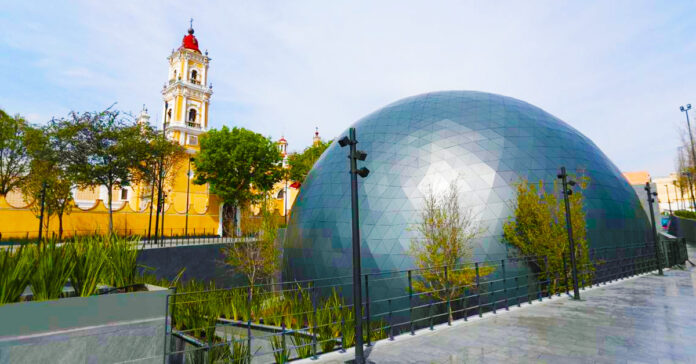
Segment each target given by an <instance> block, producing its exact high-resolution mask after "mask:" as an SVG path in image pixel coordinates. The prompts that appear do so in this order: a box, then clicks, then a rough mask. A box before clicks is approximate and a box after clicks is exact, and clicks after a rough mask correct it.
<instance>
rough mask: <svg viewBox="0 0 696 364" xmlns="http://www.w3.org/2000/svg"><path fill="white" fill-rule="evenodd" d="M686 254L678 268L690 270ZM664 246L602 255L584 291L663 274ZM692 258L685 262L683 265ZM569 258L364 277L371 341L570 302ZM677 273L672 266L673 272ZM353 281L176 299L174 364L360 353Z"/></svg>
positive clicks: (170, 331)
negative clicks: (554, 300)
mask: <svg viewBox="0 0 696 364" xmlns="http://www.w3.org/2000/svg"><path fill="white" fill-rule="evenodd" d="M677 248H678V247H677V245H674V247H670V248H667V249H670V251H671V250H674V252H673V253H670V252H669V251H668V252H667V254H673V255H675V258H674V259H673V260H670V262H678V261H679V260H680V259H681V262H684V260H685V259H686V257H685V256H681V255H677V254H681V253H678V249H677ZM655 256H656V255H655V251H654V244H652V243H650V244H639V245H625V246H620V247H610V248H601V249H593V250H590V251H589V252H587V255H586V256H585V258H583V257H582V256H581V255H580V258H579V264H578V265H577V270H578V271H577V272H576V274H577V277H578V285H579V287H581V289H582V290H585V289H587V288H589V287H592V286H596V285H599V284H606V283H607V282H611V281H615V280H619V279H623V278H627V277H630V276H635V275H640V274H645V273H648V272H651V271H654V270H656V269H657V264H656V260H655ZM682 258H683V259H682ZM567 259H568V256H567V253H566V254H565V256H559V257H557V258H554V259H549V257H526V256H525V257H511V258H506V259H501V260H496V261H486V262H476V263H471V264H461V265H456V266H448V267H437V268H433V269H411V270H404V271H392V272H380V273H374V274H364V275H363V276H362V277H363V279H362V282H363V287H362V290H363V302H362V303H361V311H362V315H361V316H362V317H361V318H360V319H361V320H362V322H363V326H364V328H365V329H364V331H363V332H364V337H363V339H364V342H365V343H366V344H367V345H368V346H369V345H372V343H373V342H374V341H377V340H382V339H393V338H394V336H396V335H402V334H414V333H415V331H416V330H422V329H426V330H433V329H434V328H435V326H436V325H440V324H450V325H451V324H452V323H453V322H454V321H467V320H469V319H471V318H473V317H482V316H483V315H484V314H495V313H497V312H498V311H502V310H509V309H510V308H511V307H514V306H517V307H519V306H521V305H522V304H531V303H532V302H533V301H542V300H544V299H548V298H550V297H552V296H554V295H556V296H560V295H562V294H564V293H565V294H567V295H568V296H570V294H569V291H570V287H572V282H571V280H572V278H571V277H572V274H571V272H570V271H569V264H567V263H566V264H563V262H567ZM670 264H671V263H670ZM351 292H352V277H351V276H340V277H331V278H323V279H317V280H311V281H293V282H280V283H274V284H262V285H255V286H253V287H252V286H246V287H236V288H229V289H216V290H208V291H200V292H180V293H176V294H173V295H171V296H169V297H168V300H167V320H168V324H167V330H166V333H165V349H164V354H165V357H166V359H169V360H177V358H178V359H182V360H183V358H184V357H187V358H189V360H198V359H200V360H211V361H213V362H215V361H217V360H223V361H225V362H233V363H248V362H250V361H251V359H252V358H253V359H254V361H255V362H269V363H270V362H285V361H288V360H294V359H298V358H306V357H316V356H317V355H319V354H321V353H326V352H330V351H334V350H345V349H346V348H348V347H351V346H353V343H354V341H355V340H354V339H355V337H354V332H355V317H354V316H353V314H352V312H353V302H352V293H351Z"/></svg>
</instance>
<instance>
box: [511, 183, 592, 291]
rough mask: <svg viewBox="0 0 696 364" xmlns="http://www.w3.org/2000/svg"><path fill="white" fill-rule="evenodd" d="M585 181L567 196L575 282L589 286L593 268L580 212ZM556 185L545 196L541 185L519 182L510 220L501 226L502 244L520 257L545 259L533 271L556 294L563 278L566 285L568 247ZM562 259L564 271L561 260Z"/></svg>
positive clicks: (559, 289) (563, 212)
mask: <svg viewBox="0 0 696 364" xmlns="http://www.w3.org/2000/svg"><path fill="white" fill-rule="evenodd" d="M588 183H589V179H588V178H587V177H583V178H580V181H579V183H578V186H579V187H580V188H576V189H575V191H574V192H573V194H572V195H570V201H569V202H570V214H571V223H572V227H573V240H574V242H575V256H576V262H577V267H578V271H579V274H578V280H580V282H583V281H584V282H589V281H590V279H591V277H592V272H593V271H594V269H593V267H592V266H591V265H590V264H589V262H590V259H589V252H588V248H587V227H586V222H585V212H584V210H583V201H584V197H583V194H582V190H583V189H585V188H586V187H587V184H588ZM558 187H559V186H558V184H557V183H555V182H554V185H553V191H554V193H548V192H546V190H545V188H544V184H543V181H539V182H538V184H534V183H529V181H527V180H522V181H520V182H519V183H517V198H516V203H515V210H514V216H511V217H510V218H509V219H508V221H507V222H506V223H505V225H503V240H504V241H505V242H507V243H508V244H510V245H512V246H514V247H515V248H517V250H518V252H519V254H520V255H522V256H536V257H546V260H547V262H546V264H544V263H541V262H542V261H541V260H534V261H533V262H534V264H536V267H534V268H535V269H537V270H538V271H539V272H540V276H539V279H540V280H547V279H548V280H549V281H550V285H549V291H550V292H551V293H556V292H560V291H563V290H565V289H567V287H566V278H565V274H566V272H567V274H568V277H569V278H568V284H569V285H570V284H572V282H570V279H571V278H570V272H569V269H570V261H569V258H568V253H569V244H568V235H567V230H566V215H565V205H564V201H563V199H562V198H557V197H556V196H557V195H558V194H560V189H559V188H558ZM564 256H565V257H566V270H565V271H564V264H563V259H564Z"/></svg>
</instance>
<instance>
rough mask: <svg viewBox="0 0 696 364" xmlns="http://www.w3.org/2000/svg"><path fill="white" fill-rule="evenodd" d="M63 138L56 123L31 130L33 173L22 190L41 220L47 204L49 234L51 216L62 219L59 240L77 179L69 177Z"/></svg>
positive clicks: (28, 141) (28, 134)
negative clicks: (62, 149) (64, 155)
mask: <svg viewBox="0 0 696 364" xmlns="http://www.w3.org/2000/svg"><path fill="white" fill-rule="evenodd" d="M60 134H61V133H60V130H58V126H57V124H55V123H51V124H49V125H48V126H46V127H43V128H40V129H34V128H30V129H27V131H26V142H25V143H26V148H27V153H28V155H30V156H31V164H30V167H31V169H30V172H29V174H28V175H27V178H26V179H25V180H24V182H23V183H22V187H21V188H22V192H23V194H24V196H25V199H26V200H27V201H34V204H33V205H32V210H33V212H34V214H35V215H36V216H37V217H38V216H40V214H41V207H42V206H41V203H42V202H43V206H44V224H45V225H44V226H45V228H46V230H48V227H49V221H50V218H51V216H54V215H55V216H58V238H59V239H61V238H62V237H63V216H64V215H65V214H70V212H71V207H72V203H71V202H72V201H73V196H72V187H73V186H74V181H73V176H72V175H71V174H70V173H68V170H67V167H68V165H67V163H66V161H65V159H64V158H63V153H62V151H61V149H60V146H61V145H62V141H61V140H59V139H58V136H59V135H60Z"/></svg>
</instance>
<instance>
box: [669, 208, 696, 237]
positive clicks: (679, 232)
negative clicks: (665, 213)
mask: <svg viewBox="0 0 696 364" xmlns="http://www.w3.org/2000/svg"><path fill="white" fill-rule="evenodd" d="M669 233H670V234H671V235H674V236H676V237H679V238H685V239H686V241H687V242H689V243H692V244H693V243H696V220H691V219H685V218H683V217H678V216H675V215H672V216H671V217H670V221H669Z"/></svg>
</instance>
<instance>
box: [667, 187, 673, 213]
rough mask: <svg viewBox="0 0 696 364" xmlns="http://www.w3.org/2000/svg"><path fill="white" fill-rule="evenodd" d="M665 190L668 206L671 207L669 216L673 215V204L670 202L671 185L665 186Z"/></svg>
mask: <svg viewBox="0 0 696 364" xmlns="http://www.w3.org/2000/svg"><path fill="white" fill-rule="evenodd" d="M665 190H667V206H669V214H670V215H672V202H671V201H670V200H669V185H665Z"/></svg>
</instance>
